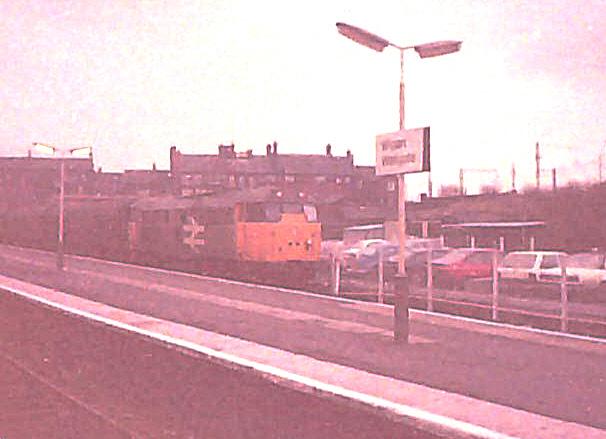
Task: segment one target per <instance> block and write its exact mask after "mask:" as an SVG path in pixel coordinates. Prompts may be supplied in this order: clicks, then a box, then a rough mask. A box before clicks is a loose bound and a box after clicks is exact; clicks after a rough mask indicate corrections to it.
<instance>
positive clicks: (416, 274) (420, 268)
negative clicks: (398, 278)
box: [396, 247, 453, 286]
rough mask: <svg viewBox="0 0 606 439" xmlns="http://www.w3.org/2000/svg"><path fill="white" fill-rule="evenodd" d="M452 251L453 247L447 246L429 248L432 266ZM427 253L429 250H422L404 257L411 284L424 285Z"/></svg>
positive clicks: (425, 281)
mask: <svg viewBox="0 0 606 439" xmlns="http://www.w3.org/2000/svg"><path fill="white" fill-rule="evenodd" d="M452 252H453V249H451V248H449V247H443V248H436V249H431V261H432V268H433V263H434V262H435V261H438V260H440V259H442V258H443V257H444V256H446V255H447V254H449V253H452ZM427 253H429V250H422V251H419V252H415V253H414V254H412V255H410V256H409V257H408V258H406V273H407V274H408V279H409V281H410V283H411V284H412V285H417V286H424V285H426V284H427V258H428V254H427ZM396 270H397V267H396Z"/></svg>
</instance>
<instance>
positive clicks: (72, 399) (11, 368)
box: [0, 353, 145, 439]
mask: <svg viewBox="0 0 606 439" xmlns="http://www.w3.org/2000/svg"><path fill="white" fill-rule="evenodd" d="M0 375H1V376H2V378H1V380H0V381H1V382H2V388H3V390H4V395H3V398H2V401H1V402H0V437H3V438H5V437H6V438H18V437H44V438H65V439H68V438H82V437H91V438H92V437H94V438H116V439H122V438H124V439H126V438H133V439H136V438H143V437H145V436H143V435H140V434H138V433H136V432H134V431H132V430H130V429H129V428H128V427H126V426H125V425H122V424H120V422H119V421H118V420H117V419H114V418H112V417H110V416H109V415H108V414H107V413H104V412H102V411H101V410H99V409H97V408H95V407H93V406H92V405H91V404H89V403H87V402H85V401H84V400H82V399H80V398H79V397H78V396H77V395H74V394H73V393H72V392H71V389H70V388H69V387H67V386H61V385H60V384H57V383H56V382H53V380H52V379H50V378H49V377H47V376H45V374H44V373H42V372H40V371H39V370H36V368H35V367H32V366H31V365H28V364H27V363H26V362H24V361H22V360H18V359H17V358H15V357H13V356H12V355H7V354H6V353H3V354H0Z"/></svg>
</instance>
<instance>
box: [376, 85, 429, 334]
mask: <svg viewBox="0 0 606 439" xmlns="http://www.w3.org/2000/svg"><path fill="white" fill-rule="evenodd" d="M402 95H403V93H401V96H402ZM402 115H403V112H401V116H402ZM400 122H401V123H400V126H401V129H400V130H399V131H397V132H395V133H387V134H380V135H378V136H377V142H376V154H377V155H376V174H377V175H397V177H398V236H399V239H398V241H399V247H400V248H399V257H398V275H397V276H396V281H395V298H394V339H395V341H396V342H397V343H407V342H408V333H409V311H408V305H409V300H408V295H409V285H408V278H407V277H406V204H405V203H406V189H405V180H404V176H405V174H409V173H414V172H425V171H429V170H430V156H429V127H425V128H416V129H411V130H406V129H404V127H403V118H402V117H401V120H400Z"/></svg>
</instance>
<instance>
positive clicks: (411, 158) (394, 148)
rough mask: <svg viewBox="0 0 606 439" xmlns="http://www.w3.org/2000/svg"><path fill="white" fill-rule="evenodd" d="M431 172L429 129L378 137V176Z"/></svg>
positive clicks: (417, 129) (404, 131) (397, 132)
mask: <svg viewBox="0 0 606 439" xmlns="http://www.w3.org/2000/svg"><path fill="white" fill-rule="evenodd" d="M429 170H430V161H429V127H424V128H415V129H411V130H400V131H396V132H395V133H387V134H379V135H378V136H377V164H376V174H377V175H394V174H410V173H413V172H426V171H429Z"/></svg>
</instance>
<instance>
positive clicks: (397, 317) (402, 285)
mask: <svg viewBox="0 0 606 439" xmlns="http://www.w3.org/2000/svg"><path fill="white" fill-rule="evenodd" d="M337 30H338V31H339V33H340V34H342V35H344V36H346V37H347V38H349V39H351V40H353V41H355V42H356V43H358V44H361V45H363V46H366V47H368V48H370V49H372V50H375V51H377V52H382V51H383V49H385V48H386V47H393V48H395V49H397V50H399V51H400V130H401V131H403V130H404V129H405V124H404V110H405V106H404V103H405V97H404V51H405V50H408V49H414V50H415V51H416V52H417V53H418V54H419V56H420V57H421V58H431V57H436V56H441V55H447V54H449V53H453V52H457V51H458V50H459V49H460V48H461V44H462V42H461V41H435V42H431V43H425V44H418V45H414V46H398V45H396V44H393V43H392V42H390V41H388V40H386V39H385V38H382V37H380V36H378V35H375V34H373V33H370V32H368V31H366V30H364V29H361V28H359V27H356V26H352V25H349V24H345V23H337ZM404 175H405V174H402V173H400V174H398V175H397V178H398V242H399V255H398V256H399V257H398V282H397V286H396V298H395V304H394V338H395V340H396V341H397V342H404V343H407V342H408V332H409V331H408V279H407V277H406V252H405V250H406V181H405V179H404Z"/></svg>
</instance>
